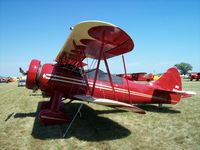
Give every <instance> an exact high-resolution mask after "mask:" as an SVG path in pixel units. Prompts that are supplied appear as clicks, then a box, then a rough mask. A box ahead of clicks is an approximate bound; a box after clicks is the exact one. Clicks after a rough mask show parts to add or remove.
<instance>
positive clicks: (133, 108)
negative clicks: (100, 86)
mask: <svg viewBox="0 0 200 150" xmlns="http://www.w3.org/2000/svg"><path fill="white" fill-rule="evenodd" d="M74 98H76V99H79V100H83V101H87V102H91V103H95V104H99V105H105V106H109V107H113V108H119V109H125V110H130V111H133V112H135V113H140V114H145V111H144V110H143V109H141V108H138V107H136V106H133V105H130V104H127V103H123V102H118V101H114V100H110V99H105V98H94V97H92V96H86V95H75V96H74Z"/></svg>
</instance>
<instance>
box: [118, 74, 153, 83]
mask: <svg viewBox="0 0 200 150" xmlns="http://www.w3.org/2000/svg"><path fill="white" fill-rule="evenodd" d="M117 76H120V77H124V78H126V79H128V80H131V81H148V82H149V81H152V80H153V74H152V73H150V74H147V73H146V72H138V73H127V74H126V75H125V74H117Z"/></svg>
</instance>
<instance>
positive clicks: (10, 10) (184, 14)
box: [0, 0, 200, 76]
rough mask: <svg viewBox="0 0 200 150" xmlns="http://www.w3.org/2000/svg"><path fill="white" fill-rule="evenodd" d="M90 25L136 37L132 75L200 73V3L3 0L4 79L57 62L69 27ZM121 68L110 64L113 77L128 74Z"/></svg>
mask: <svg viewBox="0 0 200 150" xmlns="http://www.w3.org/2000/svg"><path fill="white" fill-rule="evenodd" d="M85 20H101V21H106V22H110V23H113V24H115V25H117V26H119V27H120V28H122V29H123V30H125V31H126V32H127V33H128V34H129V35H130V36H131V38H132V39H133V41H134V43H135V48H134V50H133V51H132V52H130V53H127V54H126V55H125V59H126V63H127V70H128V72H138V71H146V72H153V73H160V72H164V71H166V70H167V69H168V68H170V67H172V66H174V64H176V63H180V62H187V63H190V64H191V65H192V66H193V71H200V55H199V52H200V1H198V0H197V1H195V0H188V1H186V0H152V1H151V0H136V1H134V0H123V1H117V0H110V1H108V0H101V1H98V2H94V1H92V0H88V1H87V0H85V1H81V0H80V1H78V0H74V1H67V0H59V1H58V0H48V1H44V0H41V1H39V0H38V1H37V0H34V1H25V0H24V1H23V0H0V76H18V75H20V74H19V73H18V68H19V66H21V67H23V68H24V69H28V66H29V63H30V61H31V59H33V58H34V59H39V60H41V61H42V63H43V64H44V63H51V62H53V60H54V58H55V57H56V55H57V54H58V52H59V51H60V49H61V48H62V46H63V44H64V42H65V41H66V38H67V37H68V35H69V33H70V30H69V27H71V26H74V25H75V24H77V23H79V22H81V21H85ZM121 63H122V61H121V59H120V58H114V59H112V60H109V64H110V68H111V71H112V73H119V72H122V71H123V68H122V64H121Z"/></svg>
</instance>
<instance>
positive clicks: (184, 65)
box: [174, 62, 192, 75]
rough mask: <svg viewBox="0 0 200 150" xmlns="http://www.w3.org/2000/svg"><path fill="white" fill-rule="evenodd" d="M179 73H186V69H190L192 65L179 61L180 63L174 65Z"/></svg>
mask: <svg viewBox="0 0 200 150" xmlns="http://www.w3.org/2000/svg"><path fill="white" fill-rule="evenodd" d="M174 66H175V67H176V68H177V69H178V70H179V71H180V73H181V75H182V74H183V75H186V74H187V73H188V71H191V70H192V66H191V65H190V64H188V63H184V62H182V63H180V64H175V65H174Z"/></svg>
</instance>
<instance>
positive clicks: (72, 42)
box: [55, 21, 134, 65]
mask: <svg viewBox="0 0 200 150" xmlns="http://www.w3.org/2000/svg"><path fill="white" fill-rule="evenodd" d="M133 47H134V43H133V41H132V39H131V38H130V37H129V35H128V34H127V33H125V32H124V31H123V30H122V29H120V28H119V27H117V26H115V25H113V24H110V23H106V22H101V21H86V22H81V23H79V24H77V25H76V26H74V27H73V29H72V32H71V33H70V35H69V37H68V38H67V41H66V42H65V44H64V46H63V48H62V49H61V50H60V52H59V54H58V55H57V57H56V59H55V60H56V61H57V62H58V63H59V64H72V65H74V64H75V63H76V62H77V61H80V60H81V61H82V60H83V59H84V58H86V57H89V58H93V59H98V58H99V54H100V49H103V54H105V56H106V58H111V57H114V56H117V55H121V54H124V53H126V52H129V51H131V50H132V49H133ZM101 59H103V56H102V58H101Z"/></svg>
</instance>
